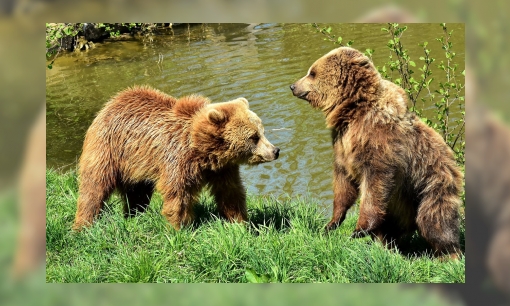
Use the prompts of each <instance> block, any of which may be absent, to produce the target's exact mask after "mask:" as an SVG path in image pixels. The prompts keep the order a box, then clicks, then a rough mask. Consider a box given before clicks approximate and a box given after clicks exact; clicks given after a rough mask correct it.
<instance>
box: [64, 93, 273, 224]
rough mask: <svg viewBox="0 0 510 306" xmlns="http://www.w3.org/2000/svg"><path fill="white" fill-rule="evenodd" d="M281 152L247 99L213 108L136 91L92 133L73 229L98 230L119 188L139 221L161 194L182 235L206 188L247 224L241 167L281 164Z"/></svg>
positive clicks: (113, 105) (197, 100)
mask: <svg viewBox="0 0 510 306" xmlns="http://www.w3.org/2000/svg"><path fill="white" fill-rule="evenodd" d="M279 151H280V150H279V149H278V148H276V147H275V146H273V145H272V144H271V143H269V141H268V140H267V139H266V138H265V137H264V128H263V126H262V122H261V120H260V118H259V117H258V116H257V115H256V114H255V113H254V112H252V111H250V110H249V108H248V101H247V100H246V99H245V98H238V99H236V100H233V101H230V102H223V103H214V104H211V103H210V101H209V99H207V98H205V97H201V96H197V95H192V96H187V97H183V98H180V99H175V98H173V97H171V96H168V95H166V94H164V93H162V92H160V91H157V90H155V89H152V88H150V87H133V88H129V89H127V90H124V91H122V92H120V93H119V94H117V95H116V96H115V97H114V98H113V99H111V100H110V101H109V102H108V103H107V104H106V106H105V107H104V108H103V109H102V110H101V111H100V112H99V114H98V115H97V117H96V118H95V120H94V121H93V122H92V125H91V126H90V128H89V129H88V131H87V134H86V136H85V142H84V144H83V153H82V155H81V158H80V165H79V180H80V187H79V189H80V190H79V197H78V208H77V212H76V219H75V222H74V226H73V228H74V229H80V228H81V227H83V226H86V225H90V224H91V223H92V222H93V220H94V218H95V217H96V216H97V215H98V214H99V212H100V211H101V208H102V207H103V202H104V201H105V200H106V199H108V197H109V196H110V194H111V193H112V192H113V191H114V190H115V189H118V190H119V191H120V193H121V195H122V198H123V200H124V202H125V209H124V211H125V213H126V215H131V214H133V213H136V212H138V211H140V212H141V211H143V210H144V209H145V208H146V207H147V205H148V204H149V202H150V199H151V196H152V193H153V191H154V188H156V189H157V190H158V191H159V192H161V194H162V195H163V209H162V214H163V215H164V216H165V217H166V218H167V219H168V221H169V222H170V223H171V224H172V225H173V226H174V228H175V229H179V228H180V227H181V226H182V225H186V224H189V223H190V222H191V221H192V220H193V209H192V207H193V202H194V200H195V198H196V196H197V195H198V193H199V192H200V190H201V189H202V187H204V186H206V185H209V186H210V187H211V193H212V195H213V196H214V198H215V200H216V203H217V205H218V209H219V211H220V214H221V215H222V216H224V217H226V218H227V219H229V220H232V221H246V220H247V212H246V198H245V190H244V187H243V185H242V182H241V177H240V174H239V165H240V164H258V163H263V162H268V161H272V160H275V159H277V158H278V154H279Z"/></svg>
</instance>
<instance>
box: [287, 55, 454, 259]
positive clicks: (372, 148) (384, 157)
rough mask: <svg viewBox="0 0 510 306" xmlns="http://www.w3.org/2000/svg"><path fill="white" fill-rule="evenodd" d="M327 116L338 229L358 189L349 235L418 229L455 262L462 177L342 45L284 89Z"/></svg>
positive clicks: (399, 97)
mask: <svg viewBox="0 0 510 306" xmlns="http://www.w3.org/2000/svg"><path fill="white" fill-rule="evenodd" d="M290 87H291V90H292V93H293V94H294V96H296V97H298V98H301V99H304V100H306V101H308V102H309V103H310V104H311V106H312V107H314V108H319V109H321V110H322V111H323V112H324V113H325V115H326V122H327V126H328V127H329V128H331V130H332V137H333V146H334V152H335V162H334V181H333V185H334V202H333V217H332V219H331V221H330V222H329V223H328V225H327V227H326V228H327V229H328V230H332V229H334V228H336V227H337V226H339V225H340V224H341V223H342V222H343V220H344V219H345V215H346V212H347V210H348V209H349V208H350V207H351V206H352V205H353V204H354V203H355V201H356V199H357V198H358V196H359V193H360V192H361V202H360V211H359V217H358V222H357V224H356V229H355V230H354V232H353V237H363V236H365V235H366V234H369V235H371V236H372V237H373V238H374V237H377V238H379V239H380V240H381V241H382V242H383V243H391V242H393V241H395V242H397V243H398V240H399V239H400V238H401V237H402V236H403V235H404V234H407V233H411V232H413V231H414V230H416V229H418V231H419V233H420V234H421V235H422V236H423V237H424V238H425V239H426V240H427V241H428V242H429V243H430V244H431V245H432V247H433V249H434V251H435V253H436V255H441V254H449V255H450V256H451V257H452V258H456V257H457V254H458V253H459V252H460V247H459V226H460V220H459V207H460V204H461V200H460V192H461V188H462V179H463V178H462V174H461V172H460V171H459V169H458V167H457V165H456V163H455V160H454V157H453V152H452V150H451V149H450V148H449V147H448V146H447V145H446V143H445V142H444V140H443V139H442V138H441V136H440V135H439V134H438V133H437V132H436V131H434V130H433V129H432V128H430V127H429V126H427V125H426V124H424V123H423V122H422V121H421V120H420V118H418V117H417V116H416V115H414V114H413V113H411V112H409V111H408V110H407V97H406V94H405V92H404V90H403V89H401V88H400V87H398V86H397V85H395V84H393V83H391V82H389V81H386V80H383V79H382V78H381V76H380V74H379V73H378V71H377V70H376V68H375V67H374V65H373V64H372V62H371V61H370V60H369V59H368V57H366V56H365V55H363V54H362V53H361V52H359V51H357V50H355V49H352V48H348V47H341V48H338V49H334V50H332V51H330V52H329V53H328V54H326V55H324V56H323V57H321V58H320V59H318V60H317V61H316V62H315V63H314V64H313V65H312V66H311V67H310V69H309V70H308V73H307V75H306V76H304V77H303V78H301V79H300V80H298V81H297V82H296V83H295V84H293V85H291V86H290Z"/></svg>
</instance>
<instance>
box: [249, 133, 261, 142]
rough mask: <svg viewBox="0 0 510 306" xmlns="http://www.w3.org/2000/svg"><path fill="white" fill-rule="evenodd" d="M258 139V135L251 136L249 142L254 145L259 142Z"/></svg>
mask: <svg viewBox="0 0 510 306" xmlns="http://www.w3.org/2000/svg"><path fill="white" fill-rule="evenodd" d="M259 139H260V137H259V135H258V134H253V135H252V136H251V137H250V140H251V141H253V142H254V143H257V142H258V141H259Z"/></svg>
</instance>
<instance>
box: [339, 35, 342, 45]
mask: <svg viewBox="0 0 510 306" xmlns="http://www.w3.org/2000/svg"><path fill="white" fill-rule="evenodd" d="M338 43H339V44H341V43H342V37H340V36H339V37H338Z"/></svg>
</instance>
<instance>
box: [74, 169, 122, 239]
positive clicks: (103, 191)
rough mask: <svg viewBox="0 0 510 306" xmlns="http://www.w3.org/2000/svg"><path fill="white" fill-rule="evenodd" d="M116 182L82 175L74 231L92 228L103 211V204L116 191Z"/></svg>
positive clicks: (85, 174) (86, 174)
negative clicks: (87, 227)
mask: <svg viewBox="0 0 510 306" xmlns="http://www.w3.org/2000/svg"><path fill="white" fill-rule="evenodd" d="M114 184H115V182H114V180H106V179H105V180H94V179H93V175H88V173H82V174H81V177H80V188H79V196H78V204H77V209H76V216H75V220H74V224H73V230H75V231H78V230H80V229H81V228H83V227H86V226H90V225H91V224H92V223H93V222H94V219H95V218H96V217H97V216H98V215H99V213H100V212H101V210H102V209H103V203H104V201H106V200H107V199H108V197H109V196H110V194H111V193H112V192H113V190H114V187H115V186H114Z"/></svg>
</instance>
